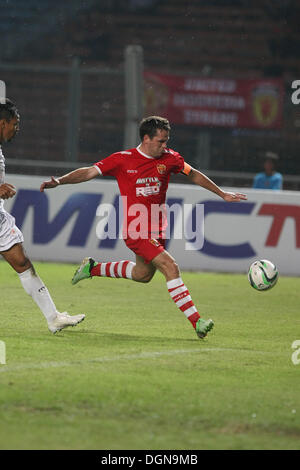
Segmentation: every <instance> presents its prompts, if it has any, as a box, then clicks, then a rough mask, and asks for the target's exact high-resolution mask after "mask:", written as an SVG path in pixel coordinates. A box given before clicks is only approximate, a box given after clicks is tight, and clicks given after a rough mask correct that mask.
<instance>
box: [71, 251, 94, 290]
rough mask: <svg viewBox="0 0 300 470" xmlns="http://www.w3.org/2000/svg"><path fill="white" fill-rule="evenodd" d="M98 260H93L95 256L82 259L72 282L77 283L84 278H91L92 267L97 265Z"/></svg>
mask: <svg viewBox="0 0 300 470" xmlns="http://www.w3.org/2000/svg"><path fill="white" fill-rule="evenodd" d="M96 264H97V263H96V262H95V261H94V260H93V258H89V257H88V258H84V260H82V263H81V265H80V266H79V268H77V269H76V271H75V274H74V276H73V279H72V281H71V282H72V284H73V285H74V284H77V282H79V281H82V279H89V278H90V279H91V278H92V276H91V269H92V268H93V267H94V266H96Z"/></svg>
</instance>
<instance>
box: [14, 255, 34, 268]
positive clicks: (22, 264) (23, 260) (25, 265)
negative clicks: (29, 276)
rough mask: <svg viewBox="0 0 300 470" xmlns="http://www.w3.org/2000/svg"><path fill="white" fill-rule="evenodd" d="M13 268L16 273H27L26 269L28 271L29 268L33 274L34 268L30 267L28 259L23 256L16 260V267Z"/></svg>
mask: <svg viewBox="0 0 300 470" xmlns="http://www.w3.org/2000/svg"><path fill="white" fill-rule="evenodd" d="M15 268H16V270H17V271H18V272H24V271H27V269H30V268H31V269H32V271H33V272H34V267H33V266H32V264H31V261H30V259H29V258H27V257H26V256H24V257H22V258H20V259H19V260H18V263H17V266H15Z"/></svg>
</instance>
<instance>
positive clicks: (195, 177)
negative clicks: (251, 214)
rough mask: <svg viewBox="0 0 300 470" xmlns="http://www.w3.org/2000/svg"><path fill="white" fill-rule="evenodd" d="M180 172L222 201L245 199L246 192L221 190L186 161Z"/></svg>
mask: <svg viewBox="0 0 300 470" xmlns="http://www.w3.org/2000/svg"><path fill="white" fill-rule="evenodd" d="M182 173H183V174H185V175H186V176H187V177H188V178H189V180H190V181H191V182H192V183H194V184H197V185H198V186H201V187H202V188H205V189H207V190H208V191H211V192H213V193H215V194H217V195H218V196H220V197H221V198H222V199H224V201H227V202H239V201H245V200H246V199H247V196H246V194H243V193H233V192H229V191H223V189H221V188H219V186H217V185H216V184H215V183H214V182H213V181H212V180H211V179H209V178H208V177H207V176H206V175H204V174H203V173H201V171H199V170H196V169H195V168H193V167H191V166H190V165H189V164H188V163H186V162H185V163H184V168H183V170H182Z"/></svg>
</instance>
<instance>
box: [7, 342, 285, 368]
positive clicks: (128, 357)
mask: <svg viewBox="0 0 300 470" xmlns="http://www.w3.org/2000/svg"><path fill="white" fill-rule="evenodd" d="M213 351H216V352H218V351H231V352H232V351H234V352H245V353H247V354H248V353H251V352H252V353H253V352H254V353H256V354H272V355H276V352H274V351H272V352H269V351H257V350H249V349H235V348H201V349H175V350H171V351H149V352H142V353H140V354H120V355H118V356H103V357H94V358H90V359H78V360H74V361H57V362H55V361H49V362H40V363H28V364H26V363H23V364H16V365H14V366H7V365H3V366H0V373H1V372H13V371H18V370H25V369H48V368H51V367H54V368H58V367H70V366H76V365H78V364H84V363H94V362H95V363H97V362H99V363H104V362H116V361H135V360H138V359H155V358H156V357H161V356H173V355H176V354H193V353H194V354H195V353H201V352H213ZM277 354H278V353H277Z"/></svg>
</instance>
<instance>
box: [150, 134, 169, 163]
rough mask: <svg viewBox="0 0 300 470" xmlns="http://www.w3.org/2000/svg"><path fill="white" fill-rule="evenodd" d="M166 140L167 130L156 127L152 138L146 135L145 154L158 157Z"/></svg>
mask: <svg viewBox="0 0 300 470" xmlns="http://www.w3.org/2000/svg"><path fill="white" fill-rule="evenodd" d="M168 140H169V132H168V131H165V130H163V129H157V131H156V135H155V136H154V137H152V139H150V137H149V136H148V135H146V136H145V140H144V143H145V144H146V145H147V154H148V155H150V157H155V158H158V157H160V156H161V154H162V153H163V151H164V150H165V148H166V147H167V144H168Z"/></svg>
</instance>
